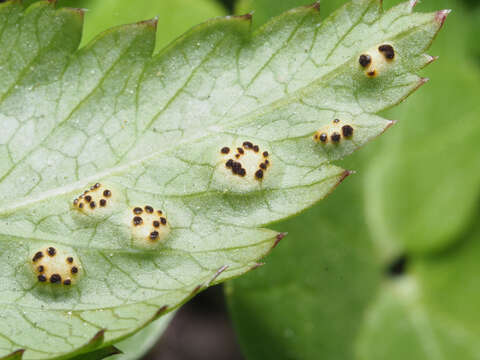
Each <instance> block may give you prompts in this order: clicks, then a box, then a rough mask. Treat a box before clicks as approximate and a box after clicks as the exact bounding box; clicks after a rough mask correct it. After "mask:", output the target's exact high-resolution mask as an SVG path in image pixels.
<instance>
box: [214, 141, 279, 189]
mask: <svg viewBox="0 0 480 360" xmlns="http://www.w3.org/2000/svg"><path fill="white" fill-rule="evenodd" d="M236 150H237V151H236V153H235V155H234V159H232V158H230V159H228V160H227V161H226V162H225V167H226V168H227V169H231V171H232V174H234V175H238V176H241V177H244V176H246V175H247V171H246V170H245V168H244V167H243V165H242V163H241V162H240V161H237V160H239V159H240V158H241V157H242V156H244V155H245V154H246V151H253V152H254V153H259V152H260V147H259V146H258V145H255V144H253V143H252V142H250V141H244V142H243V144H242V147H238V148H237V149H236ZM220 152H221V153H222V154H224V155H228V154H230V148H229V147H223V148H222V149H221V150H220ZM262 156H263V159H264V161H262V162H261V163H260V164H259V165H258V169H257V170H256V171H255V178H256V179H257V180H262V179H263V177H264V175H265V171H266V170H267V169H268V167H269V166H270V161H269V160H268V157H269V153H268V151H264V152H263V153H262Z"/></svg>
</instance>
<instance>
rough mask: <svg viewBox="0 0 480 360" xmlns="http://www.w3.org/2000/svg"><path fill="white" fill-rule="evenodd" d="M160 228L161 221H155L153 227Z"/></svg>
mask: <svg viewBox="0 0 480 360" xmlns="http://www.w3.org/2000/svg"><path fill="white" fill-rule="evenodd" d="M159 226H160V221H157V220H155V221H154V222H153V227H156V228H158V227H159Z"/></svg>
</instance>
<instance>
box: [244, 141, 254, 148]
mask: <svg viewBox="0 0 480 360" xmlns="http://www.w3.org/2000/svg"><path fill="white" fill-rule="evenodd" d="M243 147H244V148H245V149H251V148H253V144H252V143H251V142H250V141H245V142H244V143H243Z"/></svg>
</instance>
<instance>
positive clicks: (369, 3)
mask: <svg viewBox="0 0 480 360" xmlns="http://www.w3.org/2000/svg"><path fill="white" fill-rule="evenodd" d="M412 8H413V3H409V4H408V3H407V4H403V5H400V6H398V7H395V8H393V9H391V10H389V11H386V12H385V11H384V10H383V9H382V8H381V3H380V1H378V0H356V1H353V2H352V3H349V4H347V5H346V6H345V7H343V8H341V9H340V10H339V11H338V12H336V13H334V14H333V15H332V16H330V17H329V18H328V19H327V20H326V21H323V22H320V20H319V13H318V4H315V5H312V6H309V7H303V8H299V9H295V10H292V11H290V12H287V13H285V14H284V15H282V16H280V17H278V18H276V19H274V20H272V21H271V22H270V23H269V24H267V25H266V26H265V27H263V28H261V29H260V30H259V31H258V32H256V33H254V34H253V35H251V34H250V33H249V26H250V18H251V17H250V16H242V17H226V18H219V19H215V20H212V21H209V22H207V23H205V24H203V25H200V26H198V27H196V28H194V29H193V30H192V31H190V32H189V33H187V34H186V35H184V36H183V37H181V38H180V39H178V40H177V41H176V42H174V43H173V44H171V45H170V46H169V47H167V48H166V49H164V50H163V51H162V52H161V53H160V54H158V55H156V56H154V57H152V52H153V48H154V40H155V25H156V23H155V21H147V22H143V23H139V24H135V25H129V26H123V27H120V28H116V29H113V30H110V31H108V32H106V33H104V34H102V35H101V36H100V37H98V38H97V39H96V40H95V41H93V42H92V43H91V44H90V45H89V46H87V47H85V48H82V49H81V50H78V45H79V42H80V37H81V27H82V22H83V13H82V11H80V10H77V9H58V10H57V9H56V8H55V4H54V3H52V2H48V1H45V2H38V3H35V4H34V5H32V6H30V7H29V8H27V9H25V8H24V7H23V6H22V5H20V4H19V3H18V2H16V1H10V2H6V3H4V4H1V5H0V159H1V163H0V199H1V206H0V225H1V226H0V228H1V230H0V247H1V250H0V258H1V261H0V264H1V265H0V266H1V269H2V271H1V272H0V276H1V281H0V284H1V285H0V287H1V294H2V295H1V302H2V309H1V310H0V316H1V318H2V323H1V325H0V351H1V354H3V355H7V354H10V353H12V352H14V351H16V350H19V349H22V350H25V353H24V354H23V356H24V358H42V359H44V358H53V357H59V358H60V357H62V358H63V357H68V356H72V355H74V354H79V353H82V352H85V351H91V345H88V343H89V341H90V339H91V338H92V337H93V336H94V335H95V334H99V332H101V331H102V330H104V329H106V331H105V332H104V333H103V332H102V333H101V334H102V336H101V339H102V341H101V343H98V344H97V347H98V346H104V345H108V344H111V343H114V342H116V341H118V340H119V339H121V338H124V337H126V336H128V335H130V334H132V333H133V332H135V331H136V330H138V329H139V328H141V327H142V326H144V325H145V324H147V323H148V322H150V321H151V320H152V319H155V318H156V317H158V316H161V315H162V314H163V313H165V312H166V311H170V310H172V309H174V308H175V307H177V306H179V305H180V304H181V303H183V302H184V301H186V300H187V299H189V298H190V297H191V296H193V295H194V294H195V293H196V292H198V291H200V290H201V289H202V288H204V287H206V286H209V285H210V284H212V283H216V282H220V281H223V280H225V279H228V278H232V277H235V276H239V275H241V274H243V273H245V272H246V271H248V270H250V269H252V268H255V267H256V266H257V261H258V260H259V259H260V258H262V257H263V256H264V255H265V254H266V253H268V252H269V251H270V249H271V248H272V247H274V246H275V245H276V243H277V242H278V240H279V239H281V238H282V237H283V235H282V234H278V233H276V232H273V231H270V230H268V229H264V228H263V226H264V225H266V224H268V223H271V222H274V221H277V220H280V219H284V218H286V217H288V216H291V215H294V214H296V213H298V212H300V211H302V210H304V209H305V208H307V207H309V206H311V205H313V204H314V203H315V202H317V201H318V200H320V199H322V198H323V197H325V196H326V195H327V194H328V193H329V192H330V191H332V189H333V188H334V187H335V186H336V185H338V183H339V182H341V181H342V180H343V179H344V178H345V176H346V175H348V174H349V172H347V171H345V170H343V169H341V168H339V167H337V166H335V165H332V164H331V161H332V160H337V159H341V158H343V157H344V156H346V155H348V154H350V153H351V152H353V151H355V150H356V149H358V148H359V147H361V146H362V145H364V144H365V143H367V142H368V141H369V140H371V139H372V138H374V137H376V136H378V135H379V134H381V133H382V132H383V131H385V130H386V129H387V128H388V127H389V126H390V125H392V122H391V121H388V120H385V119H382V118H381V117H378V116H377V115H375V113H377V112H379V111H381V110H383V109H386V108H388V107H391V106H394V105H395V104H397V103H398V102H400V101H401V100H403V99H404V98H405V97H407V96H408V95H409V94H410V93H411V92H413V91H414V90H415V89H417V88H418V87H419V86H420V85H421V84H423V83H424V81H425V80H424V79H422V78H420V77H419V76H418V75H416V73H417V72H418V70H419V69H421V68H422V67H423V66H425V65H427V64H428V63H430V62H431V61H432V60H433V58H432V57H430V56H428V55H425V54H424V51H425V50H426V48H427V47H428V46H429V45H430V43H431V41H432V40H433V38H434V36H435V34H436V33H437V31H438V30H439V28H440V27H441V25H442V23H443V21H444V18H445V16H446V13H445V12H439V13H433V14H419V13H413V12H412ZM384 43H388V44H391V45H393V47H394V48H395V51H396V57H395V60H394V61H393V62H391V64H388V65H387V66H386V67H385V68H384V69H383V70H382V71H381V72H380V74H379V76H377V77H376V78H370V77H368V76H367V75H366V74H365V71H364V69H362V68H361V66H360V65H359V61H358V60H359V56H360V55H361V54H362V53H364V52H366V51H371V50H372V49H376V48H377V47H378V46H379V45H381V44H384ZM334 119H340V121H341V123H342V124H348V125H350V126H352V127H353V129H354V130H355V132H354V134H353V136H352V137H351V138H349V139H343V140H342V141H341V142H340V143H339V144H331V143H330V144H328V145H326V146H324V145H321V144H318V143H316V142H315V141H314V140H313V134H314V133H315V131H317V130H318V129H320V128H323V127H326V126H327V127H328V126H330V124H332V121H333V120H334ZM244 141H251V142H253V143H254V144H258V145H260V148H261V149H267V150H268V152H269V156H270V157H269V159H270V160H271V166H270V168H269V169H268V171H266V176H265V177H264V179H263V180H262V181H258V180H254V179H253V178H252V177H250V178H249V180H247V179H241V178H236V179H234V180H232V179H233V178H234V177H233V175H232V176H225V170H224V163H222V161H224V158H222V155H221V154H220V149H221V148H222V147H224V146H229V147H231V148H232V149H235V147H236V146H238V145H239V144H242V142H244ZM97 182H98V183H101V184H105V185H106V186H108V187H110V188H111V189H113V191H114V193H115V197H116V199H117V201H116V202H115V203H114V206H113V208H112V209H110V210H111V211H110V212H109V213H108V216H103V217H95V216H93V217H92V216H90V217H89V216H82V215H81V214H79V212H78V211H77V210H76V209H75V208H74V207H73V205H72V201H73V199H74V198H75V197H77V196H78V195H79V194H80V193H82V192H83V190H85V189H87V188H89V187H90V186H91V185H92V184H95V183H97ZM245 184H246V185H245ZM145 204H149V205H151V206H153V207H155V209H162V211H164V213H165V214H166V216H167V218H168V222H169V224H170V225H169V226H170V227H171V232H170V234H169V235H168V238H167V241H166V243H165V244H164V246H162V247H159V248H157V249H143V250H142V249H138V248H137V247H135V246H134V245H135V244H134V242H133V241H132V236H131V234H130V232H129V231H130V228H129V227H128V226H127V225H126V223H124V217H125V216H124V215H125V213H126V212H128V209H129V208H131V207H135V206H143V205H145ZM47 244H48V245H50V244H51V245H54V246H56V247H58V248H59V249H60V250H65V251H67V252H68V251H71V252H73V253H74V254H75V256H76V257H77V258H78V259H79V261H80V262H81V266H82V271H83V276H82V278H81V279H80V280H79V281H78V284H75V285H72V286H71V287H70V288H68V289H64V288H62V286H58V287H57V288H55V286H53V285H52V286H51V285H46V284H40V283H38V282H37V280H36V278H35V276H34V275H33V272H32V269H31V264H30V259H31V254H32V253H34V252H35V250H36V249H40V248H42V247H43V246H45V245H47ZM84 344H87V345H84Z"/></svg>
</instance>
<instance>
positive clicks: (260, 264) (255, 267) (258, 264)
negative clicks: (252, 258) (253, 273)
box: [250, 263, 265, 270]
mask: <svg viewBox="0 0 480 360" xmlns="http://www.w3.org/2000/svg"><path fill="white" fill-rule="evenodd" d="M263 265H265V263H256V264H254V265H252V267H251V268H250V270H256V269H258V268H259V267H262V266H263Z"/></svg>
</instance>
